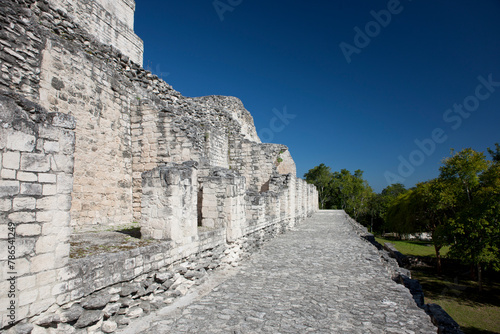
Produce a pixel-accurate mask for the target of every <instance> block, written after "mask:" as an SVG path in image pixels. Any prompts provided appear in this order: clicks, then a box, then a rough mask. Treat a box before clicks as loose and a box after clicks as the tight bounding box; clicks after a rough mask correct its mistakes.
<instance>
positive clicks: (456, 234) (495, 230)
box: [440, 148, 500, 290]
mask: <svg viewBox="0 0 500 334" xmlns="http://www.w3.org/2000/svg"><path fill="white" fill-rule="evenodd" d="M490 153H492V155H493V158H495V156H494V153H495V152H490ZM440 171H441V175H440V179H441V180H443V182H445V184H446V187H448V189H450V190H451V191H452V192H453V191H454V192H455V196H454V198H453V201H452V202H453V203H450V206H453V207H454V208H455V211H456V214H455V216H454V217H453V218H451V219H450V220H449V222H450V227H451V229H452V236H453V238H454V242H453V243H452V245H451V249H450V255H451V256H454V257H457V258H459V259H461V260H462V261H463V262H465V263H469V264H471V266H473V267H475V268H476V270H477V274H478V283H479V289H480V290H482V269H483V267H484V266H489V267H492V268H494V269H498V262H499V254H498V236H499V234H500V224H499V220H498V219H499V217H498V215H499V214H498V209H499V206H500V204H499V203H500V195H499V191H500V181H499V178H500V170H499V167H498V162H494V163H492V162H490V161H488V160H487V159H486V157H485V155H484V154H483V153H482V152H476V151H474V150H472V149H471V148H466V149H463V150H462V151H460V152H459V153H456V154H454V152H453V151H452V156H451V157H450V158H447V159H445V160H444V162H443V166H442V167H441V168H440Z"/></svg>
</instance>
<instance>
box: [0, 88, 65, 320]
mask: <svg viewBox="0 0 500 334" xmlns="http://www.w3.org/2000/svg"><path fill="white" fill-rule="evenodd" d="M74 127H75V122H74V119H73V117H71V116H68V115H62V114H58V113H49V112H47V111H46V110H44V109H43V108H41V107H40V106H39V105H37V104H35V103H31V102H29V101H27V100H25V99H23V98H22V97H20V96H18V95H16V94H11V93H6V92H3V91H0V175H1V177H0V200H1V201H2V203H3V205H2V207H1V208H0V221H1V225H0V226H1V228H2V229H1V231H2V233H1V235H0V243H1V244H2V245H3V246H2V249H4V250H5V252H2V254H1V255H0V260H1V261H2V264H3V265H4V268H3V269H2V271H0V282H2V283H1V284H2V285H1V287H2V289H3V291H4V292H3V293H2V294H0V307H1V308H2V309H3V310H5V309H7V306H8V305H10V303H11V302H12V301H13V302H14V303H15V306H16V311H17V319H23V318H25V317H26V316H27V315H34V314H37V313H39V312H41V311H44V310H45V309H47V308H48V307H49V306H50V305H52V304H53V303H55V301H56V298H57V296H58V295H59V294H60V292H59V291H58V289H57V287H58V285H59V284H60V280H59V278H58V276H57V272H58V270H60V269H61V268H63V267H65V266H66V265H67V264H68V261H69V236H70V233H71V230H70V227H69V223H70V215H69V209H70V205H71V188H72V172H73V159H72V155H73V150H74V142H75V139H74V138H75V137H74V132H73V129H74ZM47 143H51V145H47ZM48 147H50V149H47V148H48ZM55 147H57V149H54V148H55ZM7 171H8V173H7ZM9 232H11V234H10V236H11V243H8V239H7V238H9ZM14 235H15V237H14ZM12 240H14V241H13V242H12ZM7 245H10V246H14V247H15V250H14V252H13V256H14V258H11V259H10V260H11V262H9V263H10V265H11V266H12V267H9V268H7V265H8V262H7V256H8V255H9V254H8V252H7ZM8 272H14V273H15V274H14V276H15V277H16V293H15V298H8V294H7V293H6V292H7V291H8V290H9V288H8V287H7V285H6V284H7V283H8V282H7V277H12V274H8ZM9 320H10V319H9V318H7V314H6V313H5V312H2V319H1V327H3V326H5V324H7V323H8V321H9Z"/></svg>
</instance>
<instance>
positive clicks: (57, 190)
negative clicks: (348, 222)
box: [0, 0, 317, 333]
mask: <svg viewBox="0 0 500 334" xmlns="http://www.w3.org/2000/svg"><path fill="white" fill-rule="evenodd" d="M133 10H134V3H133V1H132V0H126V1H109V0H99V1H76V0H50V1H35V0H0V14H1V15H0V22H1V28H2V29H0V68H1V71H2V74H1V76H0V91H1V93H0V96H1V101H0V123H1V124H0V125H1V127H0V216H1V224H0V229H1V232H2V234H1V235H0V239H1V240H0V242H1V243H2V244H5V245H8V235H9V234H8V233H9V227H12V225H15V227H16V232H17V235H16V242H17V243H18V246H17V248H16V252H17V253H16V255H15V261H16V270H17V271H16V274H15V280H16V282H17V283H16V285H15V292H16V293H15V295H16V297H15V298H16V299H14V303H15V304H16V307H17V308H16V320H15V321H16V322H19V321H21V322H23V323H24V322H27V321H28V320H29V321H28V322H30V323H36V324H38V325H40V326H42V327H43V326H45V327H57V328H58V329H59V330H61V331H66V332H67V331H68V330H70V327H71V325H69V323H72V324H73V325H74V322H75V321H80V323H79V325H78V326H82V328H83V327H88V326H97V325H96V323H95V322H93V321H89V320H88V319H93V318H92V317H93V316H96V314H97V313H99V312H97V313H96V312H94V311H95V307H96V306H95V305H94V306H89V304H88V303H90V301H89V302H87V299H88V300H91V301H92V303H94V297H96V296H97V298H96V299H99V300H101V299H100V298H101V297H102V296H101V294H100V292H99V290H103V289H105V290H106V293H109V295H111V296H112V297H110V298H111V299H113V298H116V294H117V293H118V294H119V295H120V293H121V294H123V296H121V295H120V296H121V297H130V296H136V298H138V297H137V295H136V293H137V291H134V292H130V289H129V288H127V286H125V288H124V285H123V284H122V283H124V282H127V281H130V280H141V282H143V283H141V284H142V287H143V288H145V289H146V290H148V289H149V290H148V291H149V292H148V294H149V295H151V294H153V291H157V290H154V289H153V290H151V288H150V287H151V286H154V285H153V284H151V280H152V279H153V280H154V279H156V274H157V273H161V272H165V271H166V270H167V267H169V266H173V265H177V264H180V263H187V262H189V263H195V264H193V266H194V267H193V268H196V270H194V269H193V270H194V271H199V272H201V274H203V270H208V269H213V268H215V267H217V266H219V265H220V264H221V263H225V264H227V265H237V263H238V261H239V259H240V256H241V254H243V253H242V252H243V251H244V250H245V251H250V250H253V249H255V248H256V247H258V246H259V245H260V244H261V243H262V242H263V241H264V240H267V239H269V238H271V237H272V236H275V235H276V234H277V233H281V232H283V231H285V230H287V229H288V228H291V227H293V225H294V224H295V223H297V222H300V221H301V220H302V219H303V218H304V217H306V216H307V215H309V214H311V213H312V212H314V211H315V210H317V192H316V190H315V188H314V187H313V186H311V185H307V184H306V183H305V181H303V180H301V179H298V178H296V175H295V164H294V163H293V159H292V158H291V155H290V153H289V152H288V148H287V147H286V146H284V145H277V144H262V143H260V140H259V138H258V136H257V132H256V130H255V127H254V124H253V119H252V116H251V115H250V113H249V112H248V111H247V110H246V109H245V108H244V106H243V104H242V102H241V101H240V100H239V99H237V98H234V97H223V96H208V97H200V98H187V97H184V96H182V94H180V93H179V92H177V91H175V90H174V89H173V88H172V87H171V86H169V85H168V84H167V83H166V82H164V81H163V80H161V79H159V78H158V77H157V76H155V75H152V74H151V73H150V72H148V71H146V70H144V69H143V68H142V67H141V66H140V65H139V64H140V61H139V58H137V57H139V56H138V55H137V57H136V58H134V55H133V54H132V55H130V54H129V51H130V52H132V53H134V52H135V51H137V50H138V44H137V43H136V42H137V40H135V42H134V38H133V36H132V37H130V36H131V35H130V34H132V33H133V30H132V27H133ZM111 13H112V14H113V15H111ZM110 15H111V16H110ZM104 23H106V25H107V24H108V23H110V24H111V25H110V26H109V29H111V30H109V31H108V30H106V29H108V28H106V27H104V26H103V24H104ZM101 33H102V34H101ZM109 34H114V35H113V36H114V38H115V37H116V39H113V40H111V41H110V40H106V39H105V38H107V37H106V36H108V35H109ZM97 35H102V36H104V37H102V38H104V39H103V40H99V39H98V38H97V37H98V36H97ZM134 36H135V35H134ZM108 37H109V36H108ZM123 41H125V42H123ZM102 42H104V43H110V44H111V46H110V45H106V44H103V43H102ZM122 42H123V43H125V44H120V43H122ZM130 43H131V44H130ZM120 45H125V46H126V48H125V49H123V48H121V46H120ZM140 47H141V50H140V51H141V53H140V56H141V57H142V45H141V46H140ZM117 49H120V50H121V51H122V52H120V51H118V50H117ZM134 50H135V51H134ZM131 59H132V60H131ZM141 61H142V60H141ZM188 161H193V162H189V163H188ZM133 221H136V222H138V224H139V225H140V226H141V231H142V233H143V240H145V241H147V242H150V243H151V245H149V246H147V247H141V248H137V249H134V250H129V251H123V252H120V253H119V254H118V255H117V254H115V253H108V254H104V255H90V256H88V257H86V258H84V259H76V258H75V259H69V254H70V234H78V235H82V234H83V233H87V232H89V231H92V232H102V231H105V230H117V229H118V228H119V226H122V225H124V224H131V223H132V222H133ZM9 223H10V225H9ZM83 235H87V234H83ZM2 238H3V239H2ZM6 238H7V239H6ZM148 239H151V240H148ZM2 256H5V253H4V255H2ZM207 259H211V261H208V260H207ZM2 260H3V261H2V265H4V264H5V260H6V259H4V258H2ZM7 260H8V258H7ZM207 261H208V262H210V263H209V264H208V265H207V267H205V264H206V262H207ZM214 263H215V264H214ZM3 268H6V266H4V267H3ZM202 268H203V270H201V269H202ZM171 269H172V268H170V267H169V268H168V270H171ZM181 273H182V274H181ZM188 273H189V270H188V271H183V270H181V271H180V272H173V275H177V274H180V275H181V276H182V277H181V276H177V277H176V280H177V279H179V281H178V282H177V285H176V284H174V285H173V287H174V288H173V289H170V287H166V286H163V288H158V289H160V290H161V289H163V290H162V291H161V292H162V293H164V296H165V298H167V297H168V298H170V295H169V294H170V293H174V292H172V291H177V292H175V294H177V293H178V291H180V290H177V289H176V288H177V287H186V286H187V285H189V284H187V285H182V284H181V283H182V282H184V283H185V281H186V280H191V279H192V278H193V277H194V276H190V274H188ZM185 274H186V275H187V276H186V275H185ZM201 274H196V275H201ZM2 275H5V272H2ZM162 277H164V276H162ZM5 278H6V277H4V276H2V280H1V284H2V291H8V289H9V288H10V283H7V282H8V281H6V280H5ZM159 280H160V281H162V280H163V279H159ZM164 282H165V280H163V281H162V282H160V283H161V284H163V283H164ZM136 283H137V282H136ZM157 283H158V282H157ZM117 289H118V290H117ZM183 289H184V288H182V289H181V290H182V291H184V290H183ZM158 291H159V290H158ZM101 292H102V291H101ZM167 295H168V296H167ZM6 296H7V295H6V294H3V293H2V294H1V295H0V298H1V299H0V307H2V308H3V309H5V308H4V307H6V306H7V305H8V303H10V300H9V299H8V298H6ZM82 298H84V299H82ZM130 298H132V297H130ZM105 299H106V298H105ZM111 299H110V300H111ZM127 300H129V299H127ZM73 303H76V304H78V305H81V307H80V308H78V307H76V308H77V309H78V310H79V311H78V310H77V311H78V312H76V313H74V314H73V315H71V316H70V315H68V314H67V313H65V312H66V311H65V310H67V309H68V308H70V307H72V304H73ZM111 303H114V304H117V303H119V305H118V306H116V305H113V306H112V307H115V308H116V307H118V309H120V310H121V311H120V312H125V313H121V314H128V313H127V312H132V313H133V312H135V311H137V309H136V308H135V307H138V306H137V305H132V304H133V303H132V304H130V303H128V302H125V301H123V300H122V301H120V302H118V301H117V300H115V301H112V302H111ZM162 303H163V301H162ZM105 304H106V303H105ZM99 307H101V306H99ZM144 307H146V306H144ZM63 311H64V312H63ZM80 311H82V312H80ZM87 311H88V312H87ZM103 312H104V311H103ZM75 314H76V315H77V316H75ZM99 314H100V313H99ZM113 314H114V313H113ZM80 317H83V318H80ZM82 319H86V320H82ZM6 321H7V322H6ZM86 321H89V322H88V324H87V325H85V324H84V323H85V322H86ZM96 321H100V325H99V326H101V325H103V318H102V317H100V318H99V317H98V320H96ZM117 321H118V320H117ZM23 323H21V324H19V325H18V326H17V327H16V330H18V329H19V328H21V327H22V326H24V325H26V326H28V327H29V326H31V325H28V324H23ZM98 323H99V322H98ZM7 324H8V318H6V316H5V315H4V313H2V323H1V324H0V325H1V326H0V328H2V327H5V326H6V325H7ZM108 325H109V324H108ZM19 326H21V327H19ZM68 326H70V327H68ZM78 326H77V327H78ZM99 326H98V327H99ZM96 328H97V327H96ZM99 328H101V327H99ZM13 330H14V329H13ZM19 330H21V329H19ZM37 330H39V332H40V333H43V329H41V327H40V328H38V327H37ZM96 330H97V329H96Z"/></svg>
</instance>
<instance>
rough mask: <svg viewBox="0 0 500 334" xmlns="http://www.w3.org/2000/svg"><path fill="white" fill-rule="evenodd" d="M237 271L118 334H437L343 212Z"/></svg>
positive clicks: (312, 223)
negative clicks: (197, 296) (194, 297)
mask: <svg viewBox="0 0 500 334" xmlns="http://www.w3.org/2000/svg"><path fill="white" fill-rule="evenodd" d="M240 268H241V269H240V270H239V272H238V273H237V274H236V275H234V276H232V277H231V278H229V279H227V280H226V281H225V282H223V283H222V284H221V285H220V286H218V287H217V288H215V289H214V290H213V291H211V292H210V293H209V294H207V295H205V296H204V297H202V298H201V299H199V300H196V301H194V302H192V303H190V304H189V305H188V306H186V307H185V308H184V309H182V310H179V311H176V312H170V313H165V312H161V314H158V315H157V316H156V317H152V318H150V319H149V320H148V321H147V322H142V323H140V322H138V323H137V324H136V323H135V322H134V321H133V322H132V323H131V325H130V327H129V328H127V329H124V330H122V331H119V333H138V332H148V333H306V332H315V333H381V334H382V333H395V334H396V333H398V334H399V333H425V334H428V333H436V332H437V328H436V327H435V326H434V325H433V324H432V322H431V319H430V318H429V316H428V315H427V314H426V313H425V311H424V310H422V309H421V308H419V307H418V306H417V305H416V304H415V302H414V300H413V298H412V296H411V294H410V292H409V291H408V290H407V289H406V288H405V287H404V286H403V285H400V284H397V283H396V282H394V281H393V280H392V279H391V276H390V275H389V274H388V273H387V271H386V269H385V267H384V265H383V263H382V262H381V260H380V254H379V252H378V250H377V249H376V248H375V247H374V246H372V245H371V244H370V243H368V242H366V241H364V240H363V239H361V238H360V237H359V236H358V235H357V233H356V231H354V229H353V227H352V225H351V224H350V223H349V222H348V221H347V217H346V215H345V213H344V212H343V211H320V212H318V213H316V214H315V215H314V216H313V217H312V218H309V219H308V220H307V221H306V222H305V224H302V225H300V226H299V227H298V228H297V229H296V230H295V231H292V232H289V233H286V234H283V235H281V236H279V237H277V238H275V239H273V240H271V241H269V242H268V243H266V244H265V245H264V246H263V247H262V249H261V250H260V251H259V252H257V253H255V254H254V255H253V256H252V257H251V258H250V259H249V260H248V261H244V262H243V263H242V264H241V267H240ZM141 326H142V327H141Z"/></svg>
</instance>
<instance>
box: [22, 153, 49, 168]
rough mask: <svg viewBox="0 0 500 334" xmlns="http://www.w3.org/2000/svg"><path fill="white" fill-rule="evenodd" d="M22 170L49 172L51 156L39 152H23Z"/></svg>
mask: <svg viewBox="0 0 500 334" xmlns="http://www.w3.org/2000/svg"><path fill="white" fill-rule="evenodd" d="M21 170H23V171H28V172H48V171H49V170H50V156H48V155H45V154H39V153H23V154H21Z"/></svg>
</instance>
